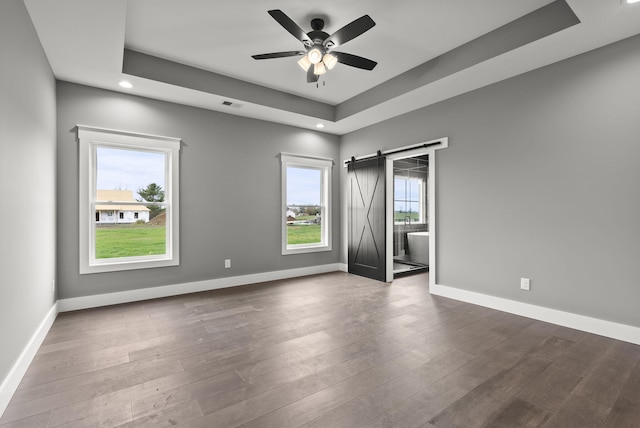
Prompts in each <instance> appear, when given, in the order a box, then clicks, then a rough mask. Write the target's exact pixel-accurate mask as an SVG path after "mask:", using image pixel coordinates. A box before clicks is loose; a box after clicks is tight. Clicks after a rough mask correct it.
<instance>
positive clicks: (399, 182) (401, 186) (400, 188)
mask: <svg viewBox="0 0 640 428" xmlns="http://www.w3.org/2000/svg"><path fill="white" fill-rule="evenodd" d="M393 186H394V189H393V194H394V198H395V199H403V200H404V199H405V197H406V186H407V180H406V179H404V178H399V177H395V178H394V180H393Z"/></svg>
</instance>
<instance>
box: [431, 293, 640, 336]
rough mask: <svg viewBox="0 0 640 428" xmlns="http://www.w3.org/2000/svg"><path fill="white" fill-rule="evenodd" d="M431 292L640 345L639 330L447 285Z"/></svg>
mask: <svg viewBox="0 0 640 428" xmlns="http://www.w3.org/2000/svg"><path fill="white" fill-rule="evenodd" d="M430 292H431V294H435V295H437V296H442V297H448V298H450V299H454V300H460V301H463V302H467V303H473V304H475V305H480V306H484V307H487V308H491V309H497V310H499V311H503V312H509V313H511V314H515V315H521V316H523V317H527V318H533V319H536V320H539V321H545V322H548V323H552V324H556V325H561V326H563V327H569V328H573V329H576V330H581V331H586V332H588V333H593V334H597V335H600V336H606V337H610V338H612V339H617V340H622V341H624V342H629V343H634V344H637V345H640V328H639V327H633V326H630V325H626V324H619V323H615V322H611V321H605V320H601V319H598V318H592V317H587V316H584V315H578V314H573V313H570V312H564V311H560V310H557V309H550V308H545V307H543V306H536V305H532V304H529V303H523V302H518V301H515V300H509V299H503V298H501V297H494V296H489V295H486V294H480V293H476V292H473V291H468V290H462V289H459V288H454V287H449V286H446V285H439V284H436V285H433V286H431V288H430Z"/></svg>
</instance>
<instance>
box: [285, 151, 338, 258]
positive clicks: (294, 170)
mask: <svg viewBox="0 0 640 428" xmlns="http://www.w3.org/2000/svg"><path fill="white" fill-rule="evenodd" d="M280 158H281V162H282V206H283V212H282V218H283V220H282V254H296V253H309V252H314V251H330V250H331V169H332V167H333V161H332V160H331V159H324V158H316V157H309V156H298V155H291V154H285V153H283V154H281V156H280Z"/></svg>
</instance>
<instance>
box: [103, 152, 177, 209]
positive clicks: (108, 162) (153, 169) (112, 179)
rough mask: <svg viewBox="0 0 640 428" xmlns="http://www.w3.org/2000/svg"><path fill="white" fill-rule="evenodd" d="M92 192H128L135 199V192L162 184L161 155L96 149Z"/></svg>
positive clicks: (136, 196) (163, 185) (163, 186)
mask: <svg viewBox="0 0 640 428" xmlns="http://www.w3.org/2000/svg"><path fill="white" fill-rule="evenodd" d="M96 156H97V168H96V170H97V173H96V188H97V189H99V190H131V191H133V197H134V198H136V199H137V198H139V195H138V189H140V188H145V187H147V186H148V185H149V184H151V183H156V184H158V185H159V186H160V187H162V189H163V190H164V188H165V183H164V171H165V169H164V162H165V156H166V155H165V154H164V153H153V152H145V151H138V150H126V149H114V148H107V147H97V148H96Z"/></svg>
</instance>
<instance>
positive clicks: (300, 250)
mask: <svg viewBox="0 0 640 428" xmlns="http://www.w3.org/2000/svg"><path fill="white" fill-rule="evenodd" d="M322 251H331V245H324V244H322V245H320V244H319V245H301V246H299V247H298V246H288V247H287V248H283V249H282V255H283V256H286V255H290V254H304V253H319V252H322Z"/></svg>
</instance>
